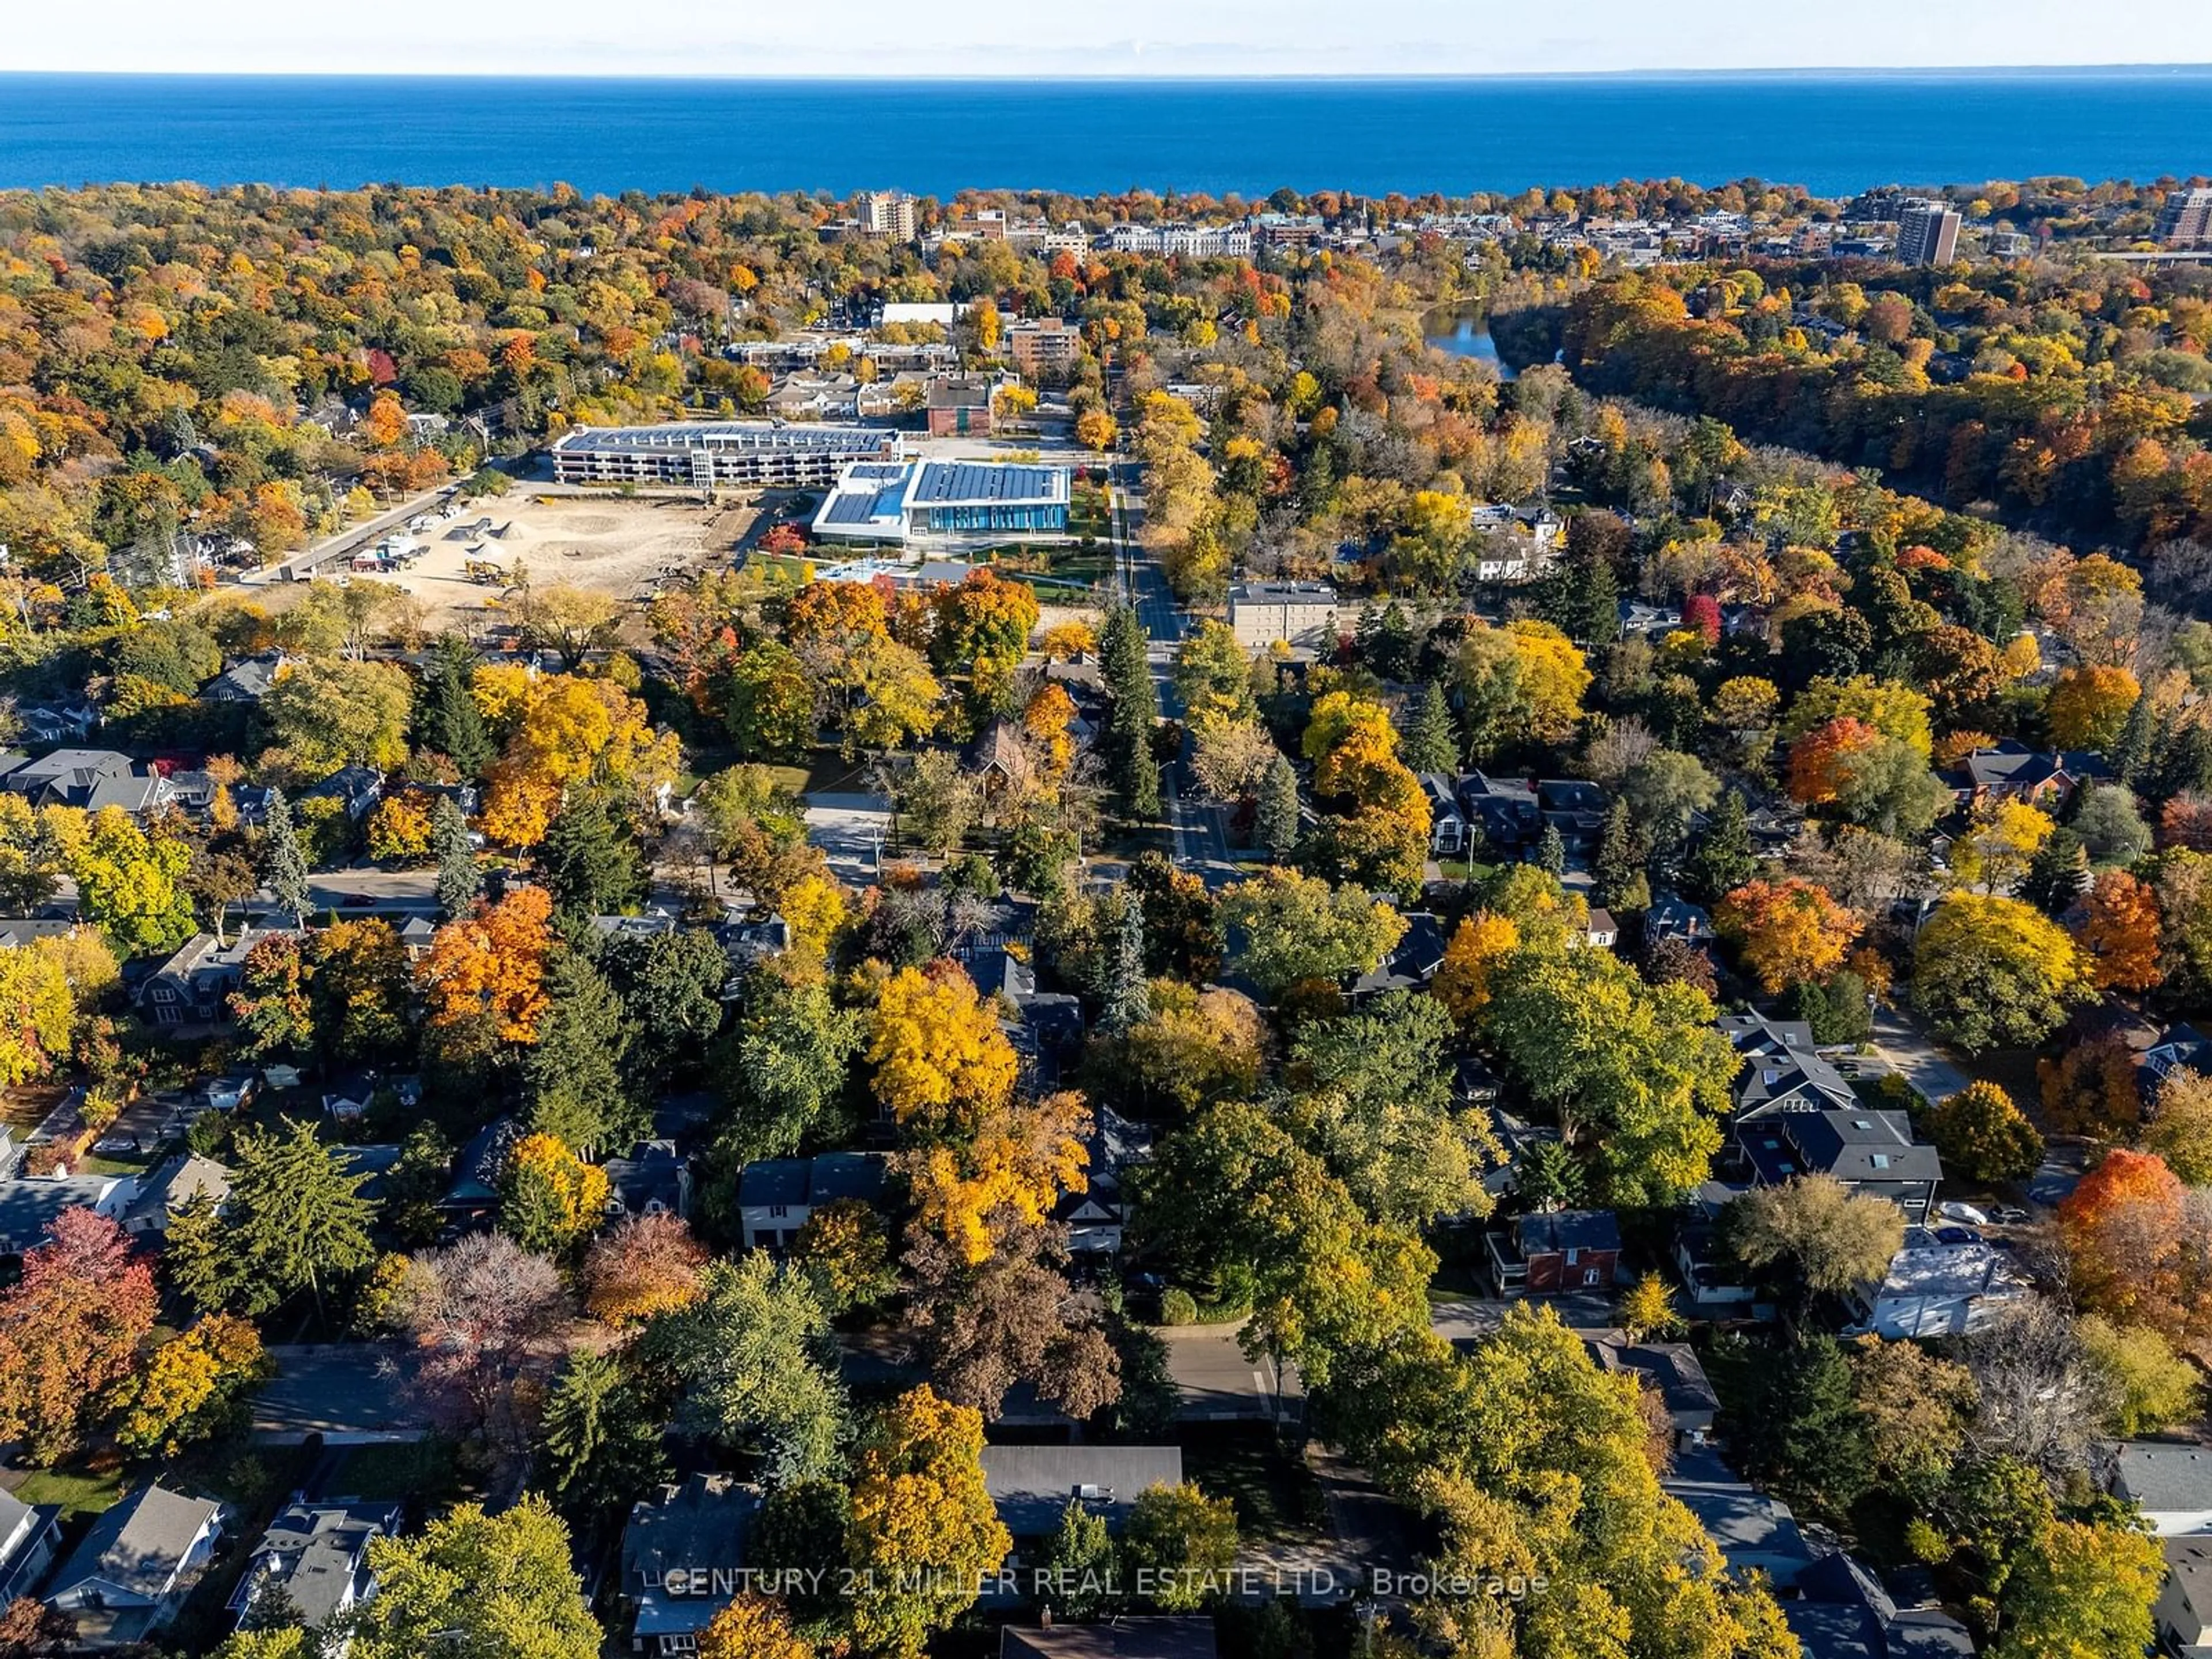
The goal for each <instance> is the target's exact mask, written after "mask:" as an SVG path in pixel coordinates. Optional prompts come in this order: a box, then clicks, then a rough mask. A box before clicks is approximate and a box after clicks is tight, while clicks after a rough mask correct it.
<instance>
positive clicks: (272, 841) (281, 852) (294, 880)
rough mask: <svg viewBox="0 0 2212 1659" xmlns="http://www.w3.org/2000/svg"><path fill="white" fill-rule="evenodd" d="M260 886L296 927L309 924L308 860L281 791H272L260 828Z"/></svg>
mask: <svg viewBox="0 0 2212 1659" xmlns="http://www.w3.org/2000/svg"><path fill="white" fill-rule="evenodd" d="M261 884H262V885H263V886H264V887H266V888H267V889H268V890H269V896H270V898H272V899H274V900H275V901H276V908H278V909H280V910H283V911H284V912H286V913H287V914H288V915H290V916H291V918H292V925H293V926H294V927H306V926H307V854H304V853H302V852H301V850H300V836H299V832H298V831H296V830H295V829H293V827H292V806H291V803H290V802H289V801H287V800H286V799H284V792H283V790H282V789H271V790H270V792H269V814H268V817H266V818H265V819H264V821H263V823H262V826H261Z"/></svg>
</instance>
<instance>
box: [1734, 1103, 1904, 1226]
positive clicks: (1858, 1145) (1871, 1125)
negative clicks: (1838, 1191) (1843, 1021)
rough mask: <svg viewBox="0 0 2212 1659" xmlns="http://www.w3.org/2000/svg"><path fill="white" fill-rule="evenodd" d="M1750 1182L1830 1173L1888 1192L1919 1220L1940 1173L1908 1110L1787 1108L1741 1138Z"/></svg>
mask: <svg viewBox="0 0 2212 1659" xmlns="http://www.w3.org/2000/svg"><path fill="white" fill-rule="evenodd" d="M1736 1146H1737V1147H1738V1148H1739V1149H1740V1151H1741V1156H1742V1158H1743V1161H1744V1163H1745V1164H1746V1165H1747V1167H1748V1168H1749V1170H1750V1173H1751V1177H1752V1179H1753V1182H1756V1183H1757V1184H1759V1186H1762V1187H1778V1186H1780V1185H1781V1184H1782V1183H1783V1182H1785V1181H1788V1180H1790V1179H1791V1178H1792V1177H1794V1176H1804V1175H1825V1176H1833V1177H1835V1179H1837V1180H1838V1181H1840V1182H1843V1183H1844V1186H1846V1187H1849V1188H1851V1189H1852V1190H1853V1191H1854V1192H1862V1193H1873V1194H1878V1195H1879V1196H1881V1197H1883V1198H1887V1199H1888V1200H1890V1201H1891V1202H1893V1203H1894V1204H1895V1205H1896V1206H1897V1207H1898V1208H1899V1209H1900V1210H1902V1211H1904V1212H1905V1220H1906V1221H1907V1222H1908V1223H1910V1224H1911V1225H1913V1226H1916V1227H1917V1226H1919V1225H1922V1224H1923V1223H1924V1222H1925V1221H1926V1220H1927V1219H1928V1212H1929V1209H1930V1208H1931V1207H1932V1206H1934V1204H1935V1202H1936V1183H1937V1182H1940V1181H1942V1178H1943V1164H1942V1159H1941V1158H1938V1157H1937V1156H1936V1149H1935V1148H1934V1147H1933V1146H1919V1145H1917V1144H1915V1142H1914V1140H1913V1139H1912V1124H1911V1120H1910V1119H1909V1118H1907V1117H1906V1116H1905V1114H1904V1113H1903V1112H1881V1111H1876V1110H1875V1109H1873V1108H1872V1107H1863V1108H1857V1109H1852V1110H1850V1111H1835V1110H1826V1111H1812V1112H1784V1113H1781V1114H1779V1115H1776V1116H1773V1117H1769V1118H1765V1119H1762V1120H1760V1121H1758V1122H1756V1123H1753V1124H1752V1125H1751V1126H1749V1127H1747V1129H1746V1130H1745V1131H1744V1132H1743V1133H1741V1134H1740V1135H1738V1136H1737V1138H1736Z"/></svg>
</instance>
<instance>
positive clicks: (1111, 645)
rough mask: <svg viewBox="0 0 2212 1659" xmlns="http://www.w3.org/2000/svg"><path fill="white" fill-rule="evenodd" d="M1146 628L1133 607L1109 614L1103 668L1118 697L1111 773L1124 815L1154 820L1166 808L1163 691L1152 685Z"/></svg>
mask: <svg viewBox="0 0 2212 1659" xmlns="http://www.w3.org/2000/svg"><path fill="white" fill-rule="evenodd" d="M1146 649H1147V647H1146V635H1145V629H1144V624H1143V623H1140V622H1139V621H1138V620H1137V613H1136V612H1135V611H1132V610H1130V609H1129V608H1128V607H1127V605H1116V606H1115V607H1114V608H1113V609H1112V610H1110V611H1108V612H1107V613H1106V619H1105V621H1104V622H1103V623H1101V624H1100V626H1099V629H1098V667H1099V672H1100V674H1101V676H1102V677H1103V678H1104V679H1105V682H1106V689H1107V690H1108V692H1109V694H1110V696H1112V698H1113V709H1112V712H1111V713H1110V714H1109V715H1108V717H1107V721H1106V770H1107V776H1108V779H1109V781H1111V782H1112V784H1113V786H1114V790H1115V793H1116V794H1117V795H1118V796H1120V798H1121V811H1122V813H1123V814H1124V816H1126V817H1132V818H1152V817H1158V814H1159V810H1160V765H1159V761H1158V757H1155V756H1154V755H1153V753H1152V728H1153V727H1154V726H1156V725H1157V724H1158V720H1159V707H1160V705H1159V693H1158V688H1157V687H1155V686H1154V685H1153V684H1152V662H1151V659H1149V657H1148V656H1147V655H1146Z"/></svg>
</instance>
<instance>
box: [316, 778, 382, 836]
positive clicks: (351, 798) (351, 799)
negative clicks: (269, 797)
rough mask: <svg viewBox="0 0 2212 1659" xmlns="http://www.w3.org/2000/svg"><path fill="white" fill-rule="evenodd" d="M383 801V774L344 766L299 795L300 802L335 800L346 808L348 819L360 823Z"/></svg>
mask: <svg viewBox="0 0 2212 1659" xmlns="http://www.w3.org/2000/svg"><path fill="white" fill-rule="evenodd" d="M300 799H301V801H303V802H304V801H311V800H334V801H336V802H337V803H338V805H340V806H342V807H343V808H344V809H345V815H346V817H348V818H349V819H350V820H351V821H352V822H354V823H360V822H362V819H364V818H366V817H368V815H369V814H370V813H371V812H374V811H375V810H376V804H377V802H379V801H380V800H382V799H384V774H383V773H381V772H380V771H378V770H377V769H375V768H374V767H373V766H361V765H352V766H341V767H340V768H338V769H337V771H335V772H333V773H331V775H330V776H328V777H326V778H325V779H323V780H322V781H321V782H319V783H313V784H310V785H308V786H307V788H305V789H303V790H301V792H300Z"/></svg>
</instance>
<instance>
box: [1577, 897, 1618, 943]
mask: <svg viewBox="0 0 2212 1659" xmlns="http://www.w3.org/2000/svg"><path fill="white" fill-rule="evenodd" d="M1583 943H1584V944H1586V945H1590V946H1592V947H1593V948H1595V949H1596V950H1600V951H1610V950H1611V949H1613V946H1614V945H1618V944H1620V922H1618V921H1615V920H1614V919H1613V912H1612V911H1610V910H1608V909H1607V908H1605V907H1604V906H1603V905H1595V906H1593V907H1592V908H1591V909H1590V913H1589V921H1588V922H1586V923H1585V924H1584V925H1583Z"/></svg>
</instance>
